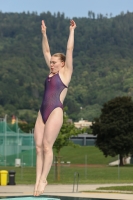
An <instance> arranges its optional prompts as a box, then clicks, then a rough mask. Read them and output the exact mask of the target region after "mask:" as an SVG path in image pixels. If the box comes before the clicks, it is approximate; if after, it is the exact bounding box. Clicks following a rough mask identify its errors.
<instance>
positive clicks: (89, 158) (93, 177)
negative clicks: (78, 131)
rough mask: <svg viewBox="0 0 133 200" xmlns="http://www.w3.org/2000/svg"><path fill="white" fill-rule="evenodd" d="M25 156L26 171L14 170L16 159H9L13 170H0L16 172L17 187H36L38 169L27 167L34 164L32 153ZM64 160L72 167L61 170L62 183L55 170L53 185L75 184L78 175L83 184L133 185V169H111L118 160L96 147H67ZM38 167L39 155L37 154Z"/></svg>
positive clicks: (52, 177)
mask: <svg viewBox="0 0 133 200" xmlns="http://www.w3.org/2000/svg"><path fill="white" fill-rule="evenodd" d="M19 156H20V158H21V157H22V156H23V161H24V162H25V163H26V165H25V166H24V165H23V166H22V167H14V160H15V157H13V156H9V157H7V161H8V163H10V162H12V163H13V166H1V167H0V170H7V171H10V170H13V171H15V172H16V175H15V180H16V183H17V184H34V182H35V166H34V167H30V166H27V163H28V162H29V163H30V161H31V152H30V151H25V152H23V154H21V155H19ZM61 156H62V159H61V160H63V161H64V162H65V163H66V162H67V161H70V162H71V164H70V165H69V164H64V165H61V166H60V180H59V181H57V180H56V168H55V166H52V168H51V171H50V173H49V176H48V182H49V183H52V184H54V183H57V184H58V183H62V184H67V183H68V184H72V183H73V181H74V174H75V172H77V173H78V174H79V183H84V184H87V183H93V184H95V183H132V177H133V166H132V165H127V166H124V167H118V166H114V167H109V165H108V164H109V162H111V161H114V160H116V159H117V157H116V158H111V157H108V158H105V157H104V156H103V154H102V152H101V151H99V149H98V148H96V147H94V146H87V147H79V148H72V147H65V148H63V149H62V151H61ZM34 163H35V152H34Z"/></svg>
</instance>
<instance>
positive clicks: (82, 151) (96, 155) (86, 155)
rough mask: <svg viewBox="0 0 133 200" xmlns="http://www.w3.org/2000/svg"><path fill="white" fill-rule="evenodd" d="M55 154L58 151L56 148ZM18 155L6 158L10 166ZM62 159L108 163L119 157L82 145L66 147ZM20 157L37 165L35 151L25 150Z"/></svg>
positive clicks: (78, 162)
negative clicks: (106, 154)
mask: <svg viewBox="0 0 133 200" xmlns="http://www.w3.org/2000/svg"><path fill="white" fill-rule="evenodd" d="M54 155H56V152H55V150H54ZM16 156H17V155H11V156H7V158H6V160H7V163H8V165H9V166H13V165H14V163H15V158H16ZM60 156H61V160H62V161H64V162H67V161H70V162H71V164H101V165H103V164H104V165H108V164H109V163H110V162H112V161H114V160H116V159H117V157H114V158H112V157H110V156H109V157H107V158H105V156H104V155H103V153H102V152H101V151H100V150H99V149H98V148H96V147H95V146H81V147H76V148H73V147H64V148H62V150H61V153H60ZM19 158H21V160H23V163H25V165H26V166H35V160H36V153H35V149H34V150H33V151H24V152H22V153H21V154H19Z"/></svg>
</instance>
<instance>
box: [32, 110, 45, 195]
mask: <svg viewBox="0 0 133 200" xmlns="http://www.w3.org/2000/svg"><path fill="white" fill-rule="evenodd" d="M44 127H45V124H44V123H43V121H42V116H41V113H40V112H39V113H38V117H37V120H36V124H35V130H34V139H35V144H36V183H35V188H34V196H37V187H38V184H39V180H40V177H41V174H42V170H43V162H44V155H43V135H44Z"/></svg>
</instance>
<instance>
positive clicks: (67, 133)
mask: <svg viewBox="0 0 133 200" xmlns="http://www.w3.org/2000/svg"><path fill="white" fill-rule="evenodd" d="M79 133H81V131H80V130H79V129H78V128H76V127H75V126H74V124H73V123H72V122H71V120H69V119H68V117H67V115H66V114H64V116H63V125H62V127H61V130H60V132H59V135H58V137H57V139H56V141H55V143H54V148H55V150H56V153H57V155H58V157H59V156H60V151H61V149H62V148H63V147H64V146H69V145H70V146H73V147H76V145H75V144H74V143H73V142H72V141H70V137H71V136H74V135H78V134H79Z"/></svg>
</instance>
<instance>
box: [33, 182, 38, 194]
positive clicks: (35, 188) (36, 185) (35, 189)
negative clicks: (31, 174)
mask: <svg viewBox="0 0 133 200" xmlns="http://www.w3.org/2000/svg"><path fill="white" fill-rule="evenodd" d="M37 187H38V184H35V187H34V192H33V196H37Z"/></svg>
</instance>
